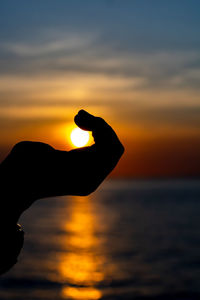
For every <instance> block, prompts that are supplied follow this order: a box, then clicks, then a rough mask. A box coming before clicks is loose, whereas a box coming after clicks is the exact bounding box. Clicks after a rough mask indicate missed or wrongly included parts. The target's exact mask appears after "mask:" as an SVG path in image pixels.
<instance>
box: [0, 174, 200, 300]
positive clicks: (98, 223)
mask: <svg viewBox="0 0 200 300" xmlns="http://www.w3.org/2000/svg"><path fill="white" fill-rule="evenodd" d="M20 224H21V225H22V227H23V229H24V231H25V243H24V247H23V250H22V252H21V254H20V256H19V260H18V263H17V264H16V265H15V266H14V267H13V269H12V270H10V271H9V272H8V273H7V274H5V275H3V276H2V277H1V279H0V299H2V300H7V299H9V300H11V299H12V300H61V299H76V300H97V299H103V300H111V299H112V300H119V299H123V300H126V299H136V300H138V299H169V300H173V299H179V300H180V299H181V300H190V299H191V300H193V299H200V180H181V179H180V180H179V179H174V180H169V179H168V180H107V181H105V182H104V183H103V184H102V185H101V186H100V187H99V188H98V190H97V191H95V192H94V193H93V194H91V195H90V196H87V197H71V196H67V197H57V198H49V199H42V200H38V201H37V202H36V203H34V205H33V206H32V207H31V208H30V209H29V210H27V211H26V212H25V213H24V214H23V216H22V217H21V219H20Z"/></svg>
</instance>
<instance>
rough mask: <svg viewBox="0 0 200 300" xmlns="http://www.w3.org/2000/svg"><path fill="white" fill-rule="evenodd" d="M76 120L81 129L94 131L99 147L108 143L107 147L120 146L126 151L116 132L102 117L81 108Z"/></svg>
mask: <svg viewBox="0 0 200 300" xmlns="http://www.w3.org/2000/svg"><path fill="white" fill-rule="evenodd" d="M74 121H75V123H76V125H77V126H79V127H80V128H81V129H83V130H88V131H92V135H93V137H94V141H95V144H96V145H97V146H98V147H104V148H105V145H106V146H107V147H106V148H108V147H111V146H114V147H115V150H116V148H118V149H119V148H120V150H122V152H123V151H124V150H123V146H122V144H121V143H120V141H119V139H118V137H117V135H116V133H115V132H114V130H113V129H112V128H111V126H110V125H108V124H107V123H106V122H105V121H104V120H103V119H102V118H99V117H95V116H93V115H91V114H89V113H88V112H86V111H85V110H80V111H79V112H78V114H77V115H76V116H75V118H74Z"/></svg>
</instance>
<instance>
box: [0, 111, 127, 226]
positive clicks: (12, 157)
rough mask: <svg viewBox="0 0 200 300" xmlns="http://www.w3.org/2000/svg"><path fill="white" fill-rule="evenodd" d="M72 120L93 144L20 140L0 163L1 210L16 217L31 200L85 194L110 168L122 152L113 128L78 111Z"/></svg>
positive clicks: (94, 187) (16, 218) (97, 184)
mask: <svg viewBox="0 0 200 300" xmlns="http://www.w3.org/2000/svg"><path fill="white" fill-rule="evenodd" d="M75 123H76V124H77V125H78V126H79V127H80V128H81V129H84V130H88V131H92V134H93V137H94V141H95V144H94V145H92V146H91V147H84V148H79V149H75V150H71V151H69V152H66V151H60V150H55V149H54V148H52V147H51V146H49V145H47V144H44V143H39V142H20V143H18V144H17V145H15V146H14V148H13V149H12V151H11V153H10V154H9V155H8V157H7V158H6V159H5V160H4V161H3V162H2V164H1V166H0V180H1V186H2V193H3V197H2V200H1V208H2V210H1V211H5V212H6V215H7V216H8V214H9V216H11V218H12V217H13V218H14V219H15V221H17V220H18V218H19V216H20V215H21V213H22V212H23V211H24V210H26V209H27V208H28V207H29V206H30V205H31V204H32V203H33V202H34V201H35V200H37V199H39V198H44V197H51V196H61V195H82V196H84V195H88V194H90V193H91V192H93V191H95V189H96V188H97V187H98V186H99V184H100V183H101V182H102V181H103V180H104V179H105V177H106V176H107V175H108V174H109V173H110V172H111V171H112V170H113V168H114V167H115V166H116V164H117V162H118V161H119V159H120V157H121V155H122V154H123V152H124V148H123V146H122V144H121V143H120V141H119V139H118V137H117V135H116V134H115V132H114V131H113V129H112V128H111V127H110V126H109V125H108V124H107V123H106V122H105V121H104V120H103V119H102V118H99V117H94V116H92V115H90V114H89V113H87V112H86V111H84V110H81V111H79V113H78V114H77V115H76V117H75Z"/></svg>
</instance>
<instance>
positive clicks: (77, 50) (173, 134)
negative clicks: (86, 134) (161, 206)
mask: <svg viewBox="0 0 200 300" xmlns="http://www.w3.org/2000/svg"><path fill="white" fill-rule="evenodd" d="M8 2H9V1H3V2H2V4H1V7H0V19H1V22H2V26H1V31H2V35H1V37H0V160H2V159H3V158H4V157H5V156H6V155H7V153H8V152H9V151H10V149H11V148H12V146H13V145H14V144H15V143H16V142H18V141H21V140H35V141H42V142H45V143H49V144H51V145H52V146H53V147H55V148H58V149H66V150H69V149H70V148H71V147H72V145H71V143H70V140H69V137H70V131H71V130H72V128H73V126H74V125H73V118H74V115H75V114H76V113H77V112H78V110H79V109H82V108H83V109H85V110H88V112H90V113H93V114H95V115H98V116H102V117H103V118H105V120H106V121H107V122H108V123H110V124H111V125H112V126H113V128H114V129H115V130H116V132H117V134H118V135H119V137H120V139H121V140H122V142H123V144H124V146H125V150H126V151H125V154H124V156H123V158H122V159H121V161H120V163H119V165H118V166H117V168H116V170H115V171H114V172H113V173H112V176H123V177H137V178H138V177H152V176H153V177H163V176H164V177H166V176H167V177H170V176H197V175H198V176H199V175H200V142H199V141H200V100H199V99H200V91H199V87H200V82H199V78H200V65H199V61H200V55H199V53H200V51H199V50H200V49H199V45H200V43H199V42H200V38H199V30H197V29H198V25H199V26H200V22H199V16H198V14H197V13H196V12H197V11H198V8H196V9H195V6H194V4H191V3H192V2H193V0H192V1H191V2H190V3H189V2H188V1H187V2H186V1H184V0H183V1H182V2H181V3H182V6H181V7H180V1H176V0H174V1H173V3H168V2H167V1H166V3H165V2H162V4H161V3H159V2H155V3H154V4H152V5H150V6H149V5H148V4H147V2H145V3H146V4H145V5H144V3H143V1H142V0H140V1H127V2H126V3H127V4H126V6H125V5H124V6H123V5H122V4H120V2H119V1H113V3H112V4H110V5H108V4H106V2H104V1H102V2H100V1H99V2H97V1H92V2H91V1H84V2H80V7H82V8H83V9H80V11H79V10H77V7H76V5H75V4H74V2H71V1H68V4H66V3H65V1H63V2H62V3H61V2H59V4H55V2H52V1H51V0H50V1H48V5H49V6H48V5H47V6H46V4H45V5H44V4H43V3H42V2H40V3H39V2H32V6H31V7H30V6H29V5H27V3H26V1H24V0H20V1H19V2H18V4H17V5H16V4H13V3H12V5H14V7H13V9H12V11H11V10H10V7H9V3H8ZM52 3H54V4H52ZM83 3H84V4H83ZM116 3H118V4H116ZM142 3H143V4H142ZM148 3H149V2H148ZM146 5H147V6H148V10H147V9H146ZM54 6H56V9H55V7H54ZM196 6H198V4H196ZM47 8H48V9H47ZM147 11H148V14H147ZM44 12H45V13H44ZM155 12H156V13H155ZM158 12H159V14H158ZM172 12H173V14H172ZM181 12H182V13H181ZM195 20H196V21H195ZM195 22H196V23H195ZM183 32H184V35H183Z"/></svg>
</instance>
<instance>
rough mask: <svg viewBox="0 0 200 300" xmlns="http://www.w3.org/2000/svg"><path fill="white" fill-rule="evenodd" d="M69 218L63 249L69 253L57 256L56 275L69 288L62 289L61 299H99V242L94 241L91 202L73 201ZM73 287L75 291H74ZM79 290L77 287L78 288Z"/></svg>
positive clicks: (95, 239)
mask: <svg viewBox="0 0 200 300" xmlns="http://www.w3.org/2000/svg"><path fill="white" fill-rule="evenodd" d="M73 200H74V201H73V204H72V207H71V214H70V215H71V218H70V219H68V220H67V223H66V230H67V232H68V235H67V237H66V241H65V243H66V246H67V247H66V248H67V249H70V251H69V252H67V253H64V254H62V255H61V256H60V264H59V273H60V275H61V277H62V278H63V280H64V281H67V282H68V284H69V285H70V284H71V285H73V287H69V286H67V287H64V288H63V289H62V296H63V297H64V298H67V299H88V300H89V299H100V298H101V296H102V294H101V291H99V289H98V288H96V285H97V284H98V283H99V282H100V281H102V280H103V279H104V273H103V263H104V261H105V258H104V257H102V255H99V254H98V253H97V251H98V252H99V249H100V247H101V244H100V241H101V240H100V239H97V237H95V222H96V221H97V220H94V215H93V212H92V209H93V207H92V202H91V201H90V198H89V197H86V198H84V201H83V200H82V198H80V197H75V198H74V199H73ZM76 286H77V287H76ZM80 286H81V287H80Z"/></svg>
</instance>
